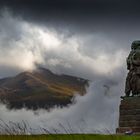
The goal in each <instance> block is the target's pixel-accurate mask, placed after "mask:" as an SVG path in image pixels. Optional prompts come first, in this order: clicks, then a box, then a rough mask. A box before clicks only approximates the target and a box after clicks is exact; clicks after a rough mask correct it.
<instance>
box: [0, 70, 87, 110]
mask: <svg viewBox="0 0 140 140" xmlns="http://www.w3.org/2000/svg"><path fill="white" fill-rule="evenodd" d="M88 83H89V81H88V80H87V79H83V78H80V77H74V76H70V75H65V74H61V75H58V74H54V73H53V72H51V71H50V70H48V69H45V68H38V69H36V70H34V71H32V72H29V71H25V72H22V73H19V74H18V75H16V76H14V77H7V78H3V79H0V100H1V102H3V103H5V104H6V105H7V107H8V108H9V109H21V108H23V107H26V108H28V109H34V110H36V109H38V108H45V109H49V108H52V107H54V106H61V107H63V106H67V105H68V104H71V103H72V99H73V97H74V96H75V95H76V94H79V95H81V96H83V95H84V94H85V93H86V87H88Z"/></svg>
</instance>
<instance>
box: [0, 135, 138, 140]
mask: <svg viewBox="0 0 140 140" xmlns="http://www.w3.org/2000/svg"><path fill="white" fill-rule="evenodd" d="M0 140H140V136H118V135H95V134H90V135H88V134H79V135H76V134H66V135H31V136H27V135H23V136H12V135H9V136H2V135H0Z"/></svg>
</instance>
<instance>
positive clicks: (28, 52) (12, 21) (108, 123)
mask: <svg viewBox="0 0 140 140" xmlns="http://www.w3.org/2000/svg"><path fill="white" fill-rule="evenodd" d="M0 32H1V33H0V67H1V68H2V67H3V66H5V69H10V68H11V69H12V68H13V67H14V68H15V69H17V68H18V70H19V71H23V70H28V69H34V68H35V64H36V63H39V64H42V65H43V66H44V67H46V68H49V69H51V70H52V71H54V72H57V73H65V74H72V75H76V76H80V77H84V78H88V79H90V80H92V81H94V82H95V83H93V84H91V86H90V88H89V89H88V94H87V95H86V96H84V97H76V100H77V103H76V104H74V105H72V106H70V107H69V108H63V109H54V110H52V112H45V111H39V114H40V115H39V116H36V115H34V113H33V112H32V111H29V110H25V109H22V110H20V111H8V110H7V109H6V108H5V106H3V105H1V106H0V112H1V114H0V118H1V119H3V120H4V121H8V120H11V121H21V120H28V122H29V123H30V125H31V126H33V127H36V126H38V125H41V126H42V125H46V126H47V127H48V129H50V128H51V127H56V128H57V127H58V128H59V127H60V126H59V125H58V124H59V123H62V124H64V126H66V127H67V123H66V122H67V121H69V122H70V124H71V126H72V127H73V129H76V130H77V127H78V128H79V127H82V129H85V130H83V131H85V132H86V131H92V129H100V130H103V129H104V128H107V129H109V130H110V131H111V132H114V131H115V127H117V125H116V124H117V121H118V104H119V96H120V95H121V94H123V87H124V86H123V83H124V79H125V78H123V77H124V76H125V74H126V72H125V68H124V67H125V58H126V54H127V53H128V52H127V51H125V50H126V47H124V48H123V47H121V45H120V43H117V44H116V42H115V41H113V40H111V39H109V38H107V37H106V36H105V35H102V34H101V33H100V34H96V33H93V34H90V35H87V34H85V36H84V37H83V36H82V35H79V34H75V35H72V36H68V37H67V35H66V33H63V32H62V33H61V34H59V32H57V30H54V29H53V28H49V29H48V28H47V27H45V26H41V25H36V24H33V23H28V22H26V21H23V20H22V19H20V18H18V17H14V16H12V15H11V14H10V13H8V12H4V13H3V15H2V16H1V17H0ZM100 40H101V41H100ZM119 45H120V47H118V46H119ZM113 48H114V49H113ZM5 72H6V71H5V70H3V71H2V72H1V73H0V76H3V75H6V74H5ZM12 73H13V71H12ZM8 74H9V72H8ZM8 74H7V75H6V76H8ZM13 74H15V73H13ZM9 75H11V74H9ZM104 85H107V86H109V87H110V88H109V89H110V90H109V94H106V92H107V91H106V88H105V87H104ZM104 93H105V94H104ZM105 95H106V96H105ZM108 95H109V96H108ZM83 119H84V121H85V123H86V124H87V125H86V126H85V124H84V122H83V121H82V120H83ZM42 121H43V122H42ZM75 124H76V125H75ZM81 125H82V126H81ZM83 127H84V128H83ZM112 129H113V131H112ZM76 130H75V131H76ZM77 131H78V130H77Z"/></svg>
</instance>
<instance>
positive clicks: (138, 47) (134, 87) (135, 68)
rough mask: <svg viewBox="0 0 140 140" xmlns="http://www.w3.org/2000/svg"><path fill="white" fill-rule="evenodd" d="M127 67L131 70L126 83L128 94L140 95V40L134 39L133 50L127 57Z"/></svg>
mask: <svg viewBox="0 0 140 140" xmlns="http://www.w3.org/2000/svg"><path fill="white" fill-rule="evenodd" d="M127 69H128V70H129V72H128V74H127V78H126V84H125V94H126V96H130V95H131V94H132V96H140V41H134V42H133V43H132V45H131V52H130V54H129V56H128V57H127Z"/></svg>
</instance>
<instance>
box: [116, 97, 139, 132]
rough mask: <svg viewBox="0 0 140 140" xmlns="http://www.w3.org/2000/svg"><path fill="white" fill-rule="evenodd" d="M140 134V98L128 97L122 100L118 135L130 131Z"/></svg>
mask: <svg viewBox="0 0 140 140" xmlns="http://www.w3.org/2000/svg"><path fill="white" fill-rule="evenodd" d="M130 129H131V130H133V132H134V133H140V97H127V98H124V99H123V100H121V104H120V117H119V128H117V129H116V132H117V133H120V134H121V133H125V132H126V131H128V130H130Z"/></svg>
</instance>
